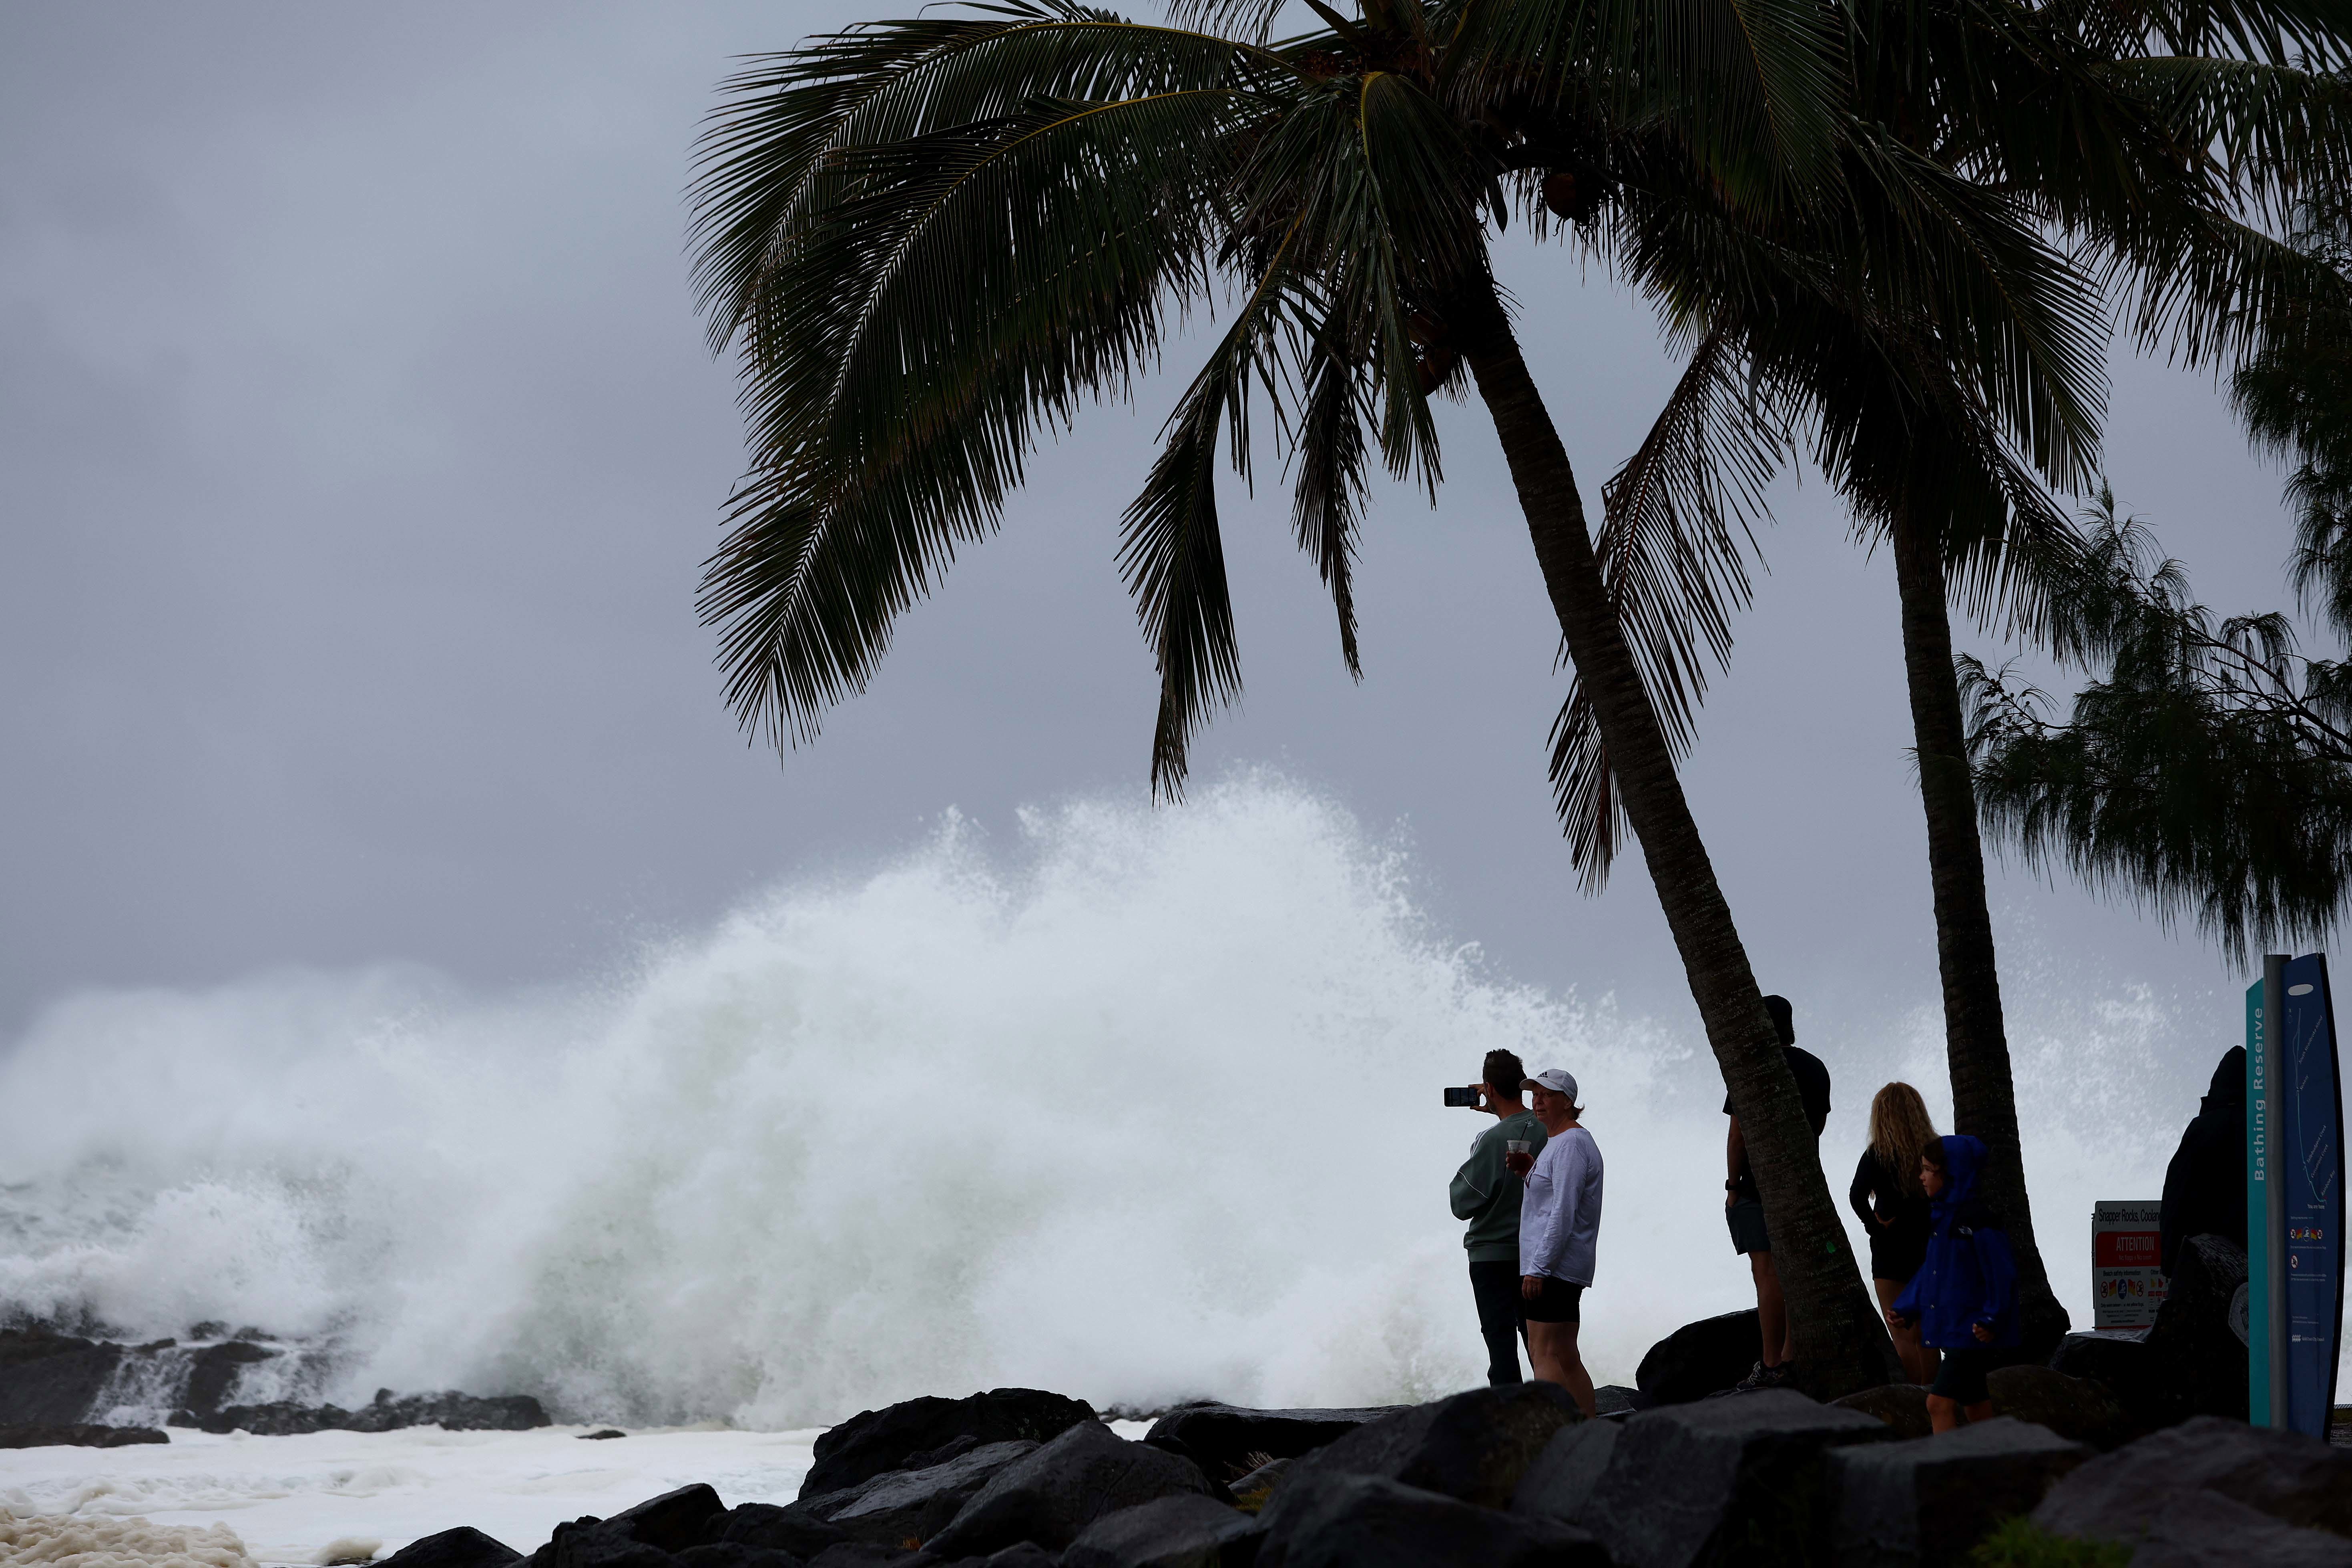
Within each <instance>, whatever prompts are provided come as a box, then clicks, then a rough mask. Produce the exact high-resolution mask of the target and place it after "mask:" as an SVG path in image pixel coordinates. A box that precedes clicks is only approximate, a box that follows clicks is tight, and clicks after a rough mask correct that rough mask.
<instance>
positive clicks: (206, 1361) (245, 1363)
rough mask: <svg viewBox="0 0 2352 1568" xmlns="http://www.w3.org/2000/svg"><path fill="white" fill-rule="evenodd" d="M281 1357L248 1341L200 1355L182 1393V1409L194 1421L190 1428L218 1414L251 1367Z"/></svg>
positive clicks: (230, 1342)
mask: <svg viewBox="0 0 2352 1568" xmlns="http://www.w3.org/2000/svg"><path fill="white" fill-rule="evenodd" d="M277 1354H278V1352H276V1351H273V1350H268V1349H266V1348H265V1347H263V1346H260V1345H257V1344H254V1343H252V1342H249V1341H246V1340H228V1341H225V1342H222V1343H220V1344H216V1345H206V1346H205V1348H204V1349H202V1350H200V1351H198V1352H196V1353H195V1355H194V1358H193V1359H192V1360H191V1361H190V1362H189V1364H188V1382H187V1385H186V1387H184V1389H182V1390H181V1393H180V1408H181V1409H182V1410H183V1411H184V1412H185V1413H186V1414H187V1415H189V1416H190V1417H191V1419H190V1420H189V1421H188V1422H187V1423H186V1425H188V1426H197V1425H199V1424H201V1423H202V1421H203V1419H204V1418H205V1416H207V1415H212V1414H213V1413H214V1412H215V1411H216V1410H218V1409H219V1408H220V1407H221V1405H223V1404H224V1403H225V1402H226V1400H227V1398H228V1396H229V1391H230V1390H231V1389H232V1388H234V1387H235V1386H236V1380H237V1379H238V1378H239V1377H240V1376H242V1375H244V1373H245V1369H246V1368H247V1367H249V1366H251V1365H252V1364H253V1363H256V1362H263V1361H269V1360H272V1359H274V1358H275V1357H276V1356H277Z"/></svg>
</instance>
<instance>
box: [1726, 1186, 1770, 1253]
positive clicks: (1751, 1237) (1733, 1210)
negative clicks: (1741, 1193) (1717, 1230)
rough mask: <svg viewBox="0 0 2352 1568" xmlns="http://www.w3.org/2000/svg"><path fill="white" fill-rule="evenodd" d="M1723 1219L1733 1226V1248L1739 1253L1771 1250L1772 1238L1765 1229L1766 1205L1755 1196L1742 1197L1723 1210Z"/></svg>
mask: <svg viewBox="0 0 2352 1568" xmlns="http://www.w3.org/2000/svg"><path fill="white" fill-rule="evenodd" d="M1723 1221H1724V1223H1725V1224H1726V1225H1727V1226H1730V1227H1731V1250H1732V1251H1734V1252H1738V1253H1749V1252H1769V1251H1771V1250H1772V1238H1771V1237H1769V1236H1768V1235H1767V1234H1765V1230H1764V1205H1762V1204H1761V1203H1759V1202H1758V1201H1757V1200H1756V1199H1754V1198H1742V1199H1740V1200H1739V1201H1738V1203H1736V1204H1733V1205H1731V1206H1730V1207H1729V1208H1727V1209H1725V1210H1724V1211H1723Z"/></svg>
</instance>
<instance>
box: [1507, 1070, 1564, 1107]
mask: <svg viewBox="0 0 2352 1568" xmlns="http://www.w3.org/2000/svg"><path fill="white" fill-rule="evenodd" d="M1519 1087H1520V1088H1521V1089H1549V1090H1551V1091H1552V1092H1553V1093H1554V1094H1564V1095H1566V1096H1568V1102H1569V1103H1570V1105H1574V1104H1575V1103H1576V1075H1575V1074H1573V1073H1571V1072H1570V1071H1569V1070H1568V1069H1567V1068H1544V1070H1543V1071H1541V1072H1539V1073H1538V1074H1536V1076H1535V1077H1533V1078H1531V1079H1525V1080H1524V1081H1522V1082H1521V1083H1520V1085H1519Z"/></svg>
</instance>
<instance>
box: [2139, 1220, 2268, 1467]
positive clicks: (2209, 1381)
mask: <svg viewBox="0 0 2352 1568" xmlns="http://www.w3.org/2000/svg"><path fill="white" fill-rule="evenodd" d="M2245 1283H2246V1251H2245V1248H2243V1247H2240V1246H2239V1245H2238V1244H2237V1243H2236V1242H2234V1241H2231V1239H2230V1238H2229V1237H2224V1236H2210V1235H2208V1236H2192V1237H2189V1239H2188V1240H2187V1241H2185V1242H2182V1243H2181V1244H2180V1257H2179V1260H2178V1261H2177V1262H2176V1263H2175V1264H2174V1266H2173V1273H2172V1276H2171V1278H2170V1279H2169V1280H2168V1285H2167V1289H2166V1292H2165V1298H2164V1305H2163V1306H2161V1307H2159V1308H2158V1309H2157V1312H2156V1326H2155V1327H2154V1328H2152V1329H2150V1330H2148V1331H2147V1348H2148V1349H2149V1350H2150V1351H2152V1352H2155V1354H2156V1357H2157V1359H2158V1362H2159V1363H2162V1376H2163V1377H2164V1379H2165V1381H2166V1382H2168V1384H2170V1385H2171V1386H2172V1387H2174V1388H2175V1389H2177V1390H2179V1394H2180V1397H2181V1398H2182V1400H2183V1401H2184V1402H2185V1404H2186V1407H2187V1413H2188V1414H2189V1415H2227V1416H2231V1417H2233V1418H2234V1419H2236V1420H2240V1421H2243V1420H2244V1419H2245V1418H2246V1388H2247V1364H2246V1363H2247V1358H2246V1339H2245V1319H2244V1313H2245V1309H2244V1306H2243V1304H2242V1302H2240V1300H2239V1292H2240V1291H2241V1290H2242V1289H2243V1288H2244V1286H2245ZM2233 1319H2234V1320H2235V1321H2233Z"/></svg>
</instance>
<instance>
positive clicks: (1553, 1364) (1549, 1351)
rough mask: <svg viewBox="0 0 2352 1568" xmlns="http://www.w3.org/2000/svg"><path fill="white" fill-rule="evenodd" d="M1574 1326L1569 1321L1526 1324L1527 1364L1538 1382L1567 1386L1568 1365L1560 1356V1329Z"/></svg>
mask: <svg viewBox="0 0 2352 1568" xmlns="http://www.w3.org/2000/svg"><path fill="white" fill-rule="evenodd" d="M1574 1326H1575V1325H1573V1324H1570V1323H1529V1324H1528V1367H1529V1368H1530V1369H1531V1371H1532V1373H1533V1375H1534V1377H1535V1380H1536V1381H1537V1382H1538V1383H1556V1384H1559V1385H1560V1386H1561V1387H1562V1388H1566V1387H1567V1386H1568V1366H1567V1364H1566V1363H1565V1362H1563V1361H1562V1359H1561V1357H1560V1331H1561V1330H1562V1329H1566V1328H1572V1327H1574ZM1573 1353H1574V1352H1572V1351H1571V1352H1570V1354H1573Z"/></svg>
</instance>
